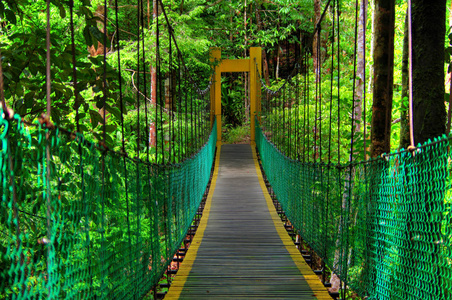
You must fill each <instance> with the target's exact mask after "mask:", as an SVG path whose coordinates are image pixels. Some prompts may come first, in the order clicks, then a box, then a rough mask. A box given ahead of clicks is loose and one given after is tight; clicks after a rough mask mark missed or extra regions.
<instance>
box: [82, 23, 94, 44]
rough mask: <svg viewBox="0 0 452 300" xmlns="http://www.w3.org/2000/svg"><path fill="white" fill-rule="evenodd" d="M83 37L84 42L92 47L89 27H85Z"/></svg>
mask: <svg viewBox="0 0 452 300" xmlns="http://www.w3.org/2000/svg"><path fill="white" fill-rule="evenodd" d="M83 37H84V38H85V42H86V44H87V45H88V46H92V45H93V38H92V37H91V34H90V31H89V26H85V28H84V29H83Z"/></svg>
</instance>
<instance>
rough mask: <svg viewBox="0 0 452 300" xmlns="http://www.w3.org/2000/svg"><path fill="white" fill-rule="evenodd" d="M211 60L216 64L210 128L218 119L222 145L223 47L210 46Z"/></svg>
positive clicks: (219, 136) (211, 95) (211, 99)
mask: <svg viewBox="0 0 452 300" xmlns="http://www.w3.org/2000/svg"><path fill="white" fill-rule="evenodd" d="M210 61H211V62H212V63H213V64H214V68H215V73H214V74H213V75H212V76H213V78H212V82H213V84H212V88H211V89H210V128H212V126H213V123H214V120H215V119H216V120H217V145H218V144H219V145H221V70H220V61H221V48H210Z"/></svg>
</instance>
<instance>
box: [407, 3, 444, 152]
mask: <svg viewBox="0 0 452 300" xmlns="http://www.w3.org/2000/svg"><path fill="white" fill-rule="evenodd" d="M412 33H413V23H412V19H411V0H408V59H409V62H408V64H409V68H408V72H409V75H408V79H409V92H410V93H409V115H410V143H411V146H412V147H416V144H415V141H414V124H413V36H412ZM450 93H452V91H451V92H450Z"/></svg>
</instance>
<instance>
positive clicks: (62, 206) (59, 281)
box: [0, 115, 216, 299]
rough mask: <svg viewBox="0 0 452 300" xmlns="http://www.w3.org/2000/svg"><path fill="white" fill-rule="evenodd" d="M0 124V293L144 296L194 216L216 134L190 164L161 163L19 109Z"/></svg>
mask: <svg viewBox="0 0 452 300" xmlns="http://www.w3.org/2000/svg"><path fill="white" fill-rule="evenodd" d="M0 123H1V128H0V132H1V136H0V139H1V145H2V148H1V152H0V166H1V173H0V174H1V184H2V185H1V195H2V200H1V211H0V253H1V257H0V274H1V279H0V287H1V288H0V299H56V298H67V299H90V298H91V299H93V298H95V299H134V298H140V297H142V296H144V295H145V294H146V293H147V292H148V291H149V290H150V289H152V287H153V286H154V285H156V283H157V282H158V280H159V278H160V277H161V276H162V275H163V273H164V272H165V270H166V269H167V267H168V265H169V264H170V263H171V260H172V257H173V254H174V253H175V251H176V250H177V249H178V247H179V246H180V245H181V242H183V239H184V238H185V234H186V232H187V230H188V228H189V226H190V225H191V223H192V220H193V218H194V216H195V214H196V212H197V209H198V207H199V205H200V202H201V200H202V197H203V194H204V192H205V189H206V187H207V184H208V181H209V178H210V173H211V167H212V164H213V158H214V152H215V144H216V130H213V131H212V134H211V136H210V139H209V141H208V142H207V144H206V145H204V147H203V148H202V149H201V150H200V151H199V152H198V153H197V154H196V155H195V156H193V157H192V158H190V159H188V160H186V161H185V162H184V163H181V164H175V165H155V164H148V163H145V162H142V161H138V160H134V159H131V158H126V157H123V156H120V155H118V154H115V153H112V152H110V151H101V150H99V149H98V147H96V146H95V145H94V144H93V143H90V142H87V141H85V140H84V138H83V136H82V135H69V134H63V133H62V131H61V130H59V129H58V128H57V129H55V130H45V129H42V128H40V127H39V126H26V125H25V124H24V123H23V122H22V121H21V119H20V117H19V116H18V115H16V116H15V117H14V120H12V121H8V120H5V119H3V118H0ZM213 128H216V127H215V126H214V127H213Z"/></svg>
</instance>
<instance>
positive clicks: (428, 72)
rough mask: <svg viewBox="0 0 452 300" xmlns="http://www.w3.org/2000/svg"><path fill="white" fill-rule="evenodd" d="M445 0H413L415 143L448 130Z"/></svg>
mask: <svg viewBox="0 0 452 300" xmlns="http://www.w3.org/2000/svg"><path fill="white" fill-rule="evenodd" d="M445 34H446V0H413V2H412V37H413V39H412V40H413V125H414V128H413V130H414V142H415V144H418V143H424V142H426V141H428V140H429V139H433V138H434V137H437V136H439V135H441V134H444V133H445V130H446V109H445V105H444V37H445Z"/></svg>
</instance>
